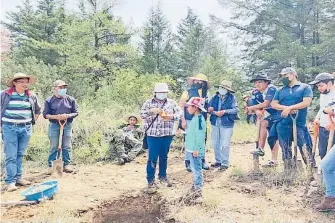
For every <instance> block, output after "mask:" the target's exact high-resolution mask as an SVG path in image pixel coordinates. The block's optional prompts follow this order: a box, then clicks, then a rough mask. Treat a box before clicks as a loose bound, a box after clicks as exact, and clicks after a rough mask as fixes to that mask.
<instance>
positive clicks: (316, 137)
mask: <svg viewBox="0 0 335 223" xmlns="http://www.w3.org/2000/svg"><path fill="white" fill-rule="evenodd" d="M318 137H319V125H318V124H314V132H313V148H312V158H313V159H314V157H315V151H316V145H317V143H318Z"/></svg>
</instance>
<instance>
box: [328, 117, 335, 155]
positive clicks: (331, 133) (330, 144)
mask: <svg viewBox="0 0 335 223" xmlns="http://www.w3.org/2000/svg"><path fill="white" fill-rule="evenodd" d="M329 121H330V128H329V138H328V145H327V152H329V151H330V149H331V148H332V147H333V140H334V129H335V123H334V120H333V117H332V116H331V115H329Z"/></svg>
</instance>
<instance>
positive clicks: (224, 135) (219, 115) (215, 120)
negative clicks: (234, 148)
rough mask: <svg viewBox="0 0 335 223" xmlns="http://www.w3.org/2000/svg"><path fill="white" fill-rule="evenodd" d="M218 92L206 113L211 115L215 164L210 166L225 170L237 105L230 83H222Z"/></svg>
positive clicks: (227, 165)
mask: <svg viewBox="0 0 335 223" xmlns="http://www.w3.org/2000/svg"><path fill="white" fill-rule="evenodd" d="M216 87H218V88H219V89H218V92H217V93H216V95H215V96H214V97H213V98H212V99H211V100H210V102H209V108H208V112H210V113H211V117H210V122H211V125H212V133H211V139H212V146H213V148H214V153H215V163H213V164H212V165H211V166H212V167H214V168H219V170H226V169H228V167H229V154H230V141H231V137H232V135H233V127H234V123H235V120H237V119H238V116H237V113H238V105H237V101H236V97H235V96H234V95H233V93H235V91H233V90H232V82H230V81H226V80H224V81H222V82H221V84H220V85H219V86H216Z"/></svg>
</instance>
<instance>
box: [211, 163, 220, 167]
mask: <svg viewBox="0 0 335 223" xmlns="http://www.w3.org/2000/svg"><path fill="white" fill-rule="evenodd" d="M220 166H221V163H217V162H215V163H212V164H211V167H214V168H218V167H220Z"/></svg>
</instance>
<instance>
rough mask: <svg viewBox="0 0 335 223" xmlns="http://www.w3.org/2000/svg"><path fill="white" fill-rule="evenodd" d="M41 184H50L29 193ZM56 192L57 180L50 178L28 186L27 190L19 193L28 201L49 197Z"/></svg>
mask: <svg viewBox="0 0 335 223" xmlns="http://www.w3.org/2000/svg"><path fill="white" fill-rule="evenodd" d="M41 185H50V187H48V188H46V189H45V190H42V191H39V192H36V193H31V191H32V190H34V189H36V188H38V187H40V186H41ZM56 192H58V181H57V180H52V181H46V182H43V183H40V184H37V185H34V186H30V187H29V188H28V189H27V190H25V191H23V192H22V193H21V195H22V196H24V197H26V200H28V201H38V200H41V199H44V198H51V197H52V196H54V194H55V193H56Z"/></svg>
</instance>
